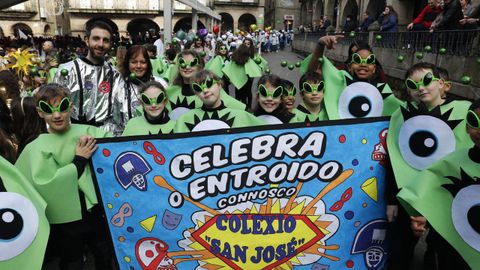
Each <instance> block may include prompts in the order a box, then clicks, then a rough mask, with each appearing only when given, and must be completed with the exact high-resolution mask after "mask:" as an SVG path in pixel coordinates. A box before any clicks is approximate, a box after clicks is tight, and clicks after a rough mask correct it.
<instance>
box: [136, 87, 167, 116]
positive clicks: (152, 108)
mask: <svg viewBox="0 0 480 270" xmlns="http://www.w3.org/2000/svg"><path fill="white" fill-rule="evenodd" d="M140 100H141V101H142V106H143V109H144V110H145V113H146V114H147V117H150V118H155V117H158V116H159V115H160V114H162V112H163V110H164V109H165V105H166V104H167V99H166V97H165V93H164V92H163V91H162V90H161V89H158V88H157V87H153V86H152V87H149V88H147V90H145V91H144V92H143V93H142V94H141V96H140Z"/></svg>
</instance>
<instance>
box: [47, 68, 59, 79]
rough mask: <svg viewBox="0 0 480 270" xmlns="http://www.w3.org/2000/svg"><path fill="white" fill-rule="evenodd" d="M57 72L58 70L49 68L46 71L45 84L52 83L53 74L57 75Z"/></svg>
mask: <svg viewBox="0 0 480 270" xmlns="http://www.w3.org/2000/svg"><path fill="white" fill-rule="evenodd" d="M57 70H58V68H51V69H50V70H49V71H48V78H47V82H48V83H52V82H53V78H55V74H56V73H57Z"/></svg>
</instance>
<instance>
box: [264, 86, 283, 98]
mask: <svg viewBox="0 0 480 270" xmlns="http://www.w3.org/2000/svg"><path fill="white" fill-rule="evenodd" d="M258 93H259V94H260V95H261V96H262V97H272V98H273V99H275V98H279V97H280V96H281V95H282V93H283V86H278V87H277V88H275V89H273V91H268V90H267V87H265V85H263V84H260V85H259V86H258Z"/></svg>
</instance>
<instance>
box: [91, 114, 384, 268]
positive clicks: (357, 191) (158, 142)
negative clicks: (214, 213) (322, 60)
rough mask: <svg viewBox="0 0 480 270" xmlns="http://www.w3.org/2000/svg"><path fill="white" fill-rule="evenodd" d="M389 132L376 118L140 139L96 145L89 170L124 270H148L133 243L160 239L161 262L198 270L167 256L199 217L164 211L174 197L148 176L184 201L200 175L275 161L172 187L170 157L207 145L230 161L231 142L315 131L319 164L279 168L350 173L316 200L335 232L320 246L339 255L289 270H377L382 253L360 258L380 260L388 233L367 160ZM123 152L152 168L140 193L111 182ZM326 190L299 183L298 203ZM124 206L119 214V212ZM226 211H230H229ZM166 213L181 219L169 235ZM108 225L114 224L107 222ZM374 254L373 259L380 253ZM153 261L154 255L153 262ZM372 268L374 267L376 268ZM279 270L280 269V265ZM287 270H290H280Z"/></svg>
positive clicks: (210, 202)
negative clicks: (320, 142)
mask: <svg viewBox="0 0 480 270" xmlns="http://www.w3.org/2000/svg"><path fill="white" fill-rule="evenodd" d="M293 127H296V128H293ZM387 127H388V121H387V120H385V119H383V118H382V119H376V120H363V121H357V122H353V121H343V122H328V125H327V126H314V125H313V124H312V126H308V127H300V126H298V125H297V126H285V129H275V130H257V131H254V129H250V130H242V131H241V132H237V131H233V132H224V131H220V132H217V133H221V134H218V135H214V134H202V135H194V134H192V136H191V137H180V136H177V137H180V138H175V136H170V135H167V136H164V137H159V136H156V137H153V136H146V137H131V138H127V139H125V138H120V139H109V140H101V141H100V142H99V143H98V145H99V151H96V153H95V154H94V156H93V158H92V166H93V171H94V172H95V177H96V181H97V186H98V188H99V191H100V194H101V203H102V206H103V208H104V210H105V214H106V219H107V221H109V223H108V225H109V229H110V233H111V236H112V240H113V244H114V248H115V252H116V256H117V260H118V262H119V265H120V268H121V269H125V270H127V269H128V270H130V269H147V268H146V267H143V268H142V266H141V265H140V263H139V262H138V260H137V258H136V255H135V251H136V246H135V245H136V243H137V242H138V241H139V240H140V239H142V238H147V237H151V238H155V239H159V240H161V241H163V242H164V243H165V244H167V245H168V252H169V253H168V255H167V254H161V256H165V255H167V256H166V257H165V258H164V259H166V260H167V259H168V258H171V260H174V261H175V260H178V259H180V261H181V262H179V263H178V264H177V265H176V267H177V268H178V269H195V268H197V267H198V266H199V263H198V262H197V260H183V261H182V258H183V259H185V258H192V256H191V255H188V254H187V255H185V254H183V256H176V257H172V256H171V255H172V254H173V255H175V254H181V253H175V252H176V251H185V249H184V248H183V247H181V246H180V245H182V243H186V242H185V241H187V240H186V239H185V237H184V232H185V230H186V229H188V228H195V226H196V225H197V224H195V223H194V222H193V221H192V215H193V214H194V213H197V212H201V211H203V210H202V209H200V208H199V207H197V206H195V205H194V204H192V203H190V202H188V201H184V202H183V205H182V206H181V207H180V208H174V207H172V206H171V205H170V204H169V196H170V195H171V193H172V192H170V191H169V190H167V189H165V188H162V187H159V186H158V185H156V184H155V183H154V181H153V178H154V176H162V177H163V178H164V179H165V180H166V181H167V182H168V183H169V184H170V185H171V186H172V187H174V188H175V189H176V190H178V191H179V192H181V193H182V194H184V195H188V194H189V193H188V183H189V182H190V181H191V180H195V179H197V178H199V177H201V176H205V175H217V174H219V173H221V172H223V171H229V170H232V169H235V168H240V167H250V166H253V165H255V164H258V163H260V164H264V165H267V166H269V165H272V164H274V163H276V162H278V160H277V159H274V158H272V159H269V160H267V161H262V162H253V161H252V162H249V163H247V164H241V165H231V166H228V167H225V168H221V169H213V170H209V171H207V172H205V173H202V174H194V175H193V176H192V177H190V178H189V179H187V180H177V179H175V178H173V177H172V176H171V175H170V172H169V166H170V161H171V160H172V159H173V158H174V157H175V156H177V155H179V154H184V153H187V154H189V153H191V152H192V151H193V150H195V149H198V148H200V147H202V146H207V145H211V144H213V143H215V144H222V145H224V146H225V148H226V155H228V153H229V145H230V143H231V141H233V140H235V139H238V138H254V137H257V136H261V135H266V134H270V135H273V136H279V135H281V134H284V133H292V132H294V133H296V134H298V135H299V136H300V137H302V138H304V137H306V136H307V135H308V134H310V133H311V132H314V131H321V132H323V133H325V134H326V150H325V154H324V156H323V158H321V159H317V158H314V157H312V156H310V155H309V156H307V157H306V158H305V160H301V159H291V158H289V157H285V158H284V159H283V162H286V163H290V162H292V161H295V160H296V161H301V162H304V161H306V160H311V161H316V162H318V163H320V164H323V163H324V162H326V161H328V160H336V161H338V162H339V163H341V164H342V165H343V170H347V169H353V170H354V172H353V175H352V176H350V177H349V178H348V179H347V180H346V181H344V182H343V183H342V184H340V185H339V186H337V187H335V188H334V189H333V190H332V191H330V192H329V193H327V194H326V195H325V196H324V197H323V198H322V201H323V202H324V204H325V209H324V210H325V212H326V213H327V214H328V215H330V217H332V216H336V218H337V219H338V225H339V228H338V230H337V231H335V232H332V233H331V234H329V235H328V239H327V240H326V241H325V245H338V246H339V248H338V249H336V250H326V251H325V253H326V254H328V255H329V256H333V257H336V258H338V259H339V260H338V261H335V260H331V259H328V258H325V257H323V258H321V259H320V260H318V261H314V262H308V264H306V265H297V264H295V263H294V264H293V265H294V266H295V267H294V269H320V270H324V269H325V270H326V269H380V268H381V266H382V265H383V263H384V261H385V258H386V254H382V257H381V258H380V259H381V261H380V262H377V261H375V260H371V259H370V261H369V260H368V259H366V257H368V256H365V252H366V251H367V249H368V248H369V247H374V248H373V249H372V250H371V251H373V252H375V251H378V249H377V248H380V253H382V250H383V249H385V246H386V239H384V238H385V237H384V235H383V234H382V233H383V232H384V229H385V226H386V222H385V220H384V219H385V207H386V206H385V203H384V201H383V194H384V190H385V187H384V176H385V172H384V167H383V166H382V165H380V164H379V161H378V160H373V159H372V153H373V151H374V149H375V146H376V145H377V147H378V145H379V144H380V143H381V141H380V137H379V136H381V132H382V130H384V129H386V128H387ZM145 142H150V143H152V145H153V147H154V148H148V149H146V148H144V143H145ZM155 151H156V152H158V153H161V155H163V157H164V158H165V163H164V164H163V165H160V164H158V163H157V162H158V161H159V160H158V157H159V156H158V155H157V162H156V161H155V155H153V154H151V153H152V152H155ZM126 152H135V153H137V154H138V155H139V156H140V157H141V158H143V159H144V160H145V161H146V163H147V164H148V166H149V167H150V168H151V171H149V172H146V173H145V179H146V182H147V184H146V190H144V191H142V190H140V189H138V188H135V187H134V186H133V184H132V185H131V186H129V187H128V188H127V189H124V188H123V187H122V186H121V185H120V183H119V181H118V180H117V177H116V175H115V160H116V159H117V158H118V157H119V156H120V155H122V153H126ZM148 152H150V153H148ZM137 165H138V164H136V163H133V166H134V167H135V166H137ZM144 169H145V168H144ZM146 170H148V168H146ZM371 177H376V179H377V187H376V188H377V191H378V201H374V200H373V199H372V198H371V197H369V196H368V195H367V194H366V193H365V192H364V191H363V190H362V188H361V186H362V184H364V182H365V181H366V180H367V179H370V178H371ZM297 184H298V182H294V183H290V182H284V183H282V184H280V186H279V187H295V186H297ZM327 184H328V183H326V182H322V181H320V180H316V179H314V180H311V181H308V182H304V184H303V187H302V188H301V190H300V193H299V194H298V196H297V197H302V196H310V197H315V196H316V195H317V194H318V193H319V192H320V191H321V190H322V189H323V188H324V187H325V186H326V185H327ZM268 187H269V185H265V186H256V187H252V188H245V189H242V190H238V191H237V190H234V189H230V190H229V192H228V193H227V194H219V195H218V196H216V197H207V198H205V199H203V200H201V201H200V203H201V204H202V205H204V206H206V207H208V208H211V209H218V207H217V202H218V200H219V199H220V198H228V196H230V195H232V194H237V193H243V192H248V191H253V190H259V189H265V188H268ZM350 187H351V188H352V196H351V198H350V199H349V200H347V201H345V202H344V203H343V207H341V209H340V210H338V211H330V210H329V208H330V207H332V206H333V205H334V204H335V203H336V202H338V201H339V200H341V198H342V195H345V194H344V192H345V191H346V190H347V189H348V188H350ZM287 199H288V198H287ZM265 201H266V200H263V201H262V200H256V201H255V203H258V204H264V203H265ZM125 203H128V204H129V207H125ZM122 206H124V207H123V208H122ZM233 208H234V207H233ZM229 209H232V207H230V208H229ZM166 210H168V211H169V212H168V211H167V214H168V215H170V219H171V220H170V221H172V222H175V220H174V219H175V218H177V221H178V219H179V218H180V221H179V224H178V226H177V227H176V228H175V229H173V230H171V227H173V225H172V224H170V225H172V226H171V227H170V229H167V227H168V226H169V225H166V226H165V225H164V224H165V223H164V222H165V221H168V220H169V218H167V219H166V220H164V218H165V217H164V215H165V212H166ZM197 214H198V213H197ZM115 215H116V216H115ZM152 216H156V220H155V222H154V223H153V226H152V228H151V231H150V232H149V231H148V230H147V229H145V228H143V227H142V226H141V224H140V222H141V221H143V220H145V219H147V218H149V217H152ZM115 218H116V219H115ZM112 220H114V221H115V222H112ZM114 223H116V225H114ZM147 223H148V222H147ZM368 223H371V225H372V226H367V227H364V226H365V225H367V224H368ZM373 223H375V224H373ZM118 225H121V226H118ZM362 228H364V230H363V232H364V233H363V234H362V235H360V236H359V239H358V241H360V242H362V243H355V238H356V236H357V234H358V233H359V231H360V230H362ZM379 232H380V233H379ZM332 234H333V235H332ZM273 237H275V236H273ZM272 239H274V238H272ZM272 241H273V240H272ZM358 241H357V242H358ZM187 242H188V241H187ZM354 245H356V247H354ZM360 246H363V248H362V249H361V250H363V251H362V252H359V253H356V254H352V253H353V252H352V251H353V250H355V249H358V248H359V247H360ZM375 247H376V248H375ZM384 252H385V251H384ZM160 253H161V252H160ZM187 253H188V252H187ZM374 254H375V253H374ZM376 254H377V255H378V254H379V253H376ZM150 255H152V254H150ZM156 255H157V254H156V253H155V254H154V256H153V257H155V256H156ZM192 255H193V253H192ZM317 257H318V256H317ZM311 258H312V257H310V259H311ZM315 258H316V257H315ZM319 258H320V257H319ZM171 260H167V264H168V262H172V261H171ZM307 260H308V258H307ZM300 261H301V260H300ZM175 262H178V261H175ZM372 263H373V264H372ZM376 263H379V264H377V265H375V264H376ZM282 266H285V264H284V265H282ZM227 268H230V267H227ZM227 268H226V269H227ZM165 269H167V268H165ZM173 269H174V268H173ZM198 269H200V268H198ZM285 269H288V268H286V267H285Z"/></svg>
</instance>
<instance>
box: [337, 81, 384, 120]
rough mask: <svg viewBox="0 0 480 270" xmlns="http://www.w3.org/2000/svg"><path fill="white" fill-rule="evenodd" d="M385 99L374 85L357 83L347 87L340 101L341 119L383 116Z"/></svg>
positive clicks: (339, 111)
mask: <svg viewBox="0 0 480 270" xmlns="http://www.w3.org/2000/svg"><path fill="white" fill-rule="evenodd" d="M382 112H383V97H382V94H381V93H380V91H379V90H378V89H377V88H376V87H375V86H373V85H371V84H369V83H365V82H356V83H353V84H350V85H349V86H347V87H346V88H345V89H344V90H343V92H342V94H341V95H340V98H339V100H338V114H339V115H340V118H341V119H346V118H363V117H377V116H382Z"/></svg>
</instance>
